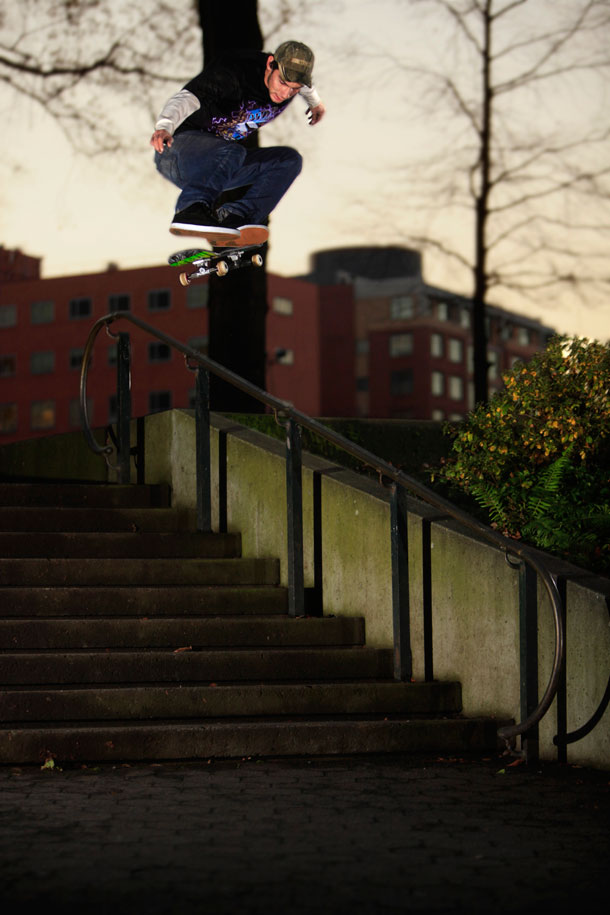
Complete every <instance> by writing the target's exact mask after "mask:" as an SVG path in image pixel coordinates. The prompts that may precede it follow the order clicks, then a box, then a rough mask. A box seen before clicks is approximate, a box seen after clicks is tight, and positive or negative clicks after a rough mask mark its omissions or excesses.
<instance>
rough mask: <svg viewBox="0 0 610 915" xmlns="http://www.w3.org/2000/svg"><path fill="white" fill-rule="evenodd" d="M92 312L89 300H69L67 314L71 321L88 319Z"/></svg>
mask: <svg viewBox="0 0 610 915" xmlns="http://www.w3.org/2000/svg"><path fill="white" fill-rule="evenodd" d="M91 312H92V304H91V299H88V298H84V297H83V298H80V299H70V306H69V314H70V318H72V319H73V320H78V319H80V318H89V317H90V316H91Z"/></svg>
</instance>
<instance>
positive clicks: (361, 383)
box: [356, 375, 369, 391]
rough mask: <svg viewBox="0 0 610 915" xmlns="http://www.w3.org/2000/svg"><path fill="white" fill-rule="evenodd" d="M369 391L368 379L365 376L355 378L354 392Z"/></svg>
mask: <svg viewBox="0 0 610 915" xmlns="http://www.w3.org/2000/svg"><path fill="white" fill-rule="evenodd" d="M368 389H369V379H368V376H367V375H363V376H362V377H361V378H356V390H357V391H368Z"/></svg>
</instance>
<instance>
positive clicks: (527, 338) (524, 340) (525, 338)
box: [517, 327, 532, 346]
mask: <svg viewBox="0 0 610 915" xmlns="http://www.w3.org/2000/svg"><path fill="white" fill-rule="evenodd" d="M531 342H532V340H531V334H530V330H529V327H518V328H517V343H518V344H519V346H529V345H530V343H531Z"/></svg>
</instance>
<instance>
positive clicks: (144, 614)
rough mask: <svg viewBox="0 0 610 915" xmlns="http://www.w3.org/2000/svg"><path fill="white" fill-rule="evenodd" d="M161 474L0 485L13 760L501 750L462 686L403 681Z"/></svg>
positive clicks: (0, 568) (9, 759)
mask: <svg viewBox="0 0 610 915" xmlns="http://www.w3.org/2000/svg"><path fill="white" fill-rule="evenodd" d="M286 605H287V595H286V591H285V589H283V588H282V587H280V585H279V563H278V561H277V560H276V559H273V558H269V559H248V558H242V557H241V556H240V536H239V535H238V534H202V533H196V532H194V519H193V518H192V517H191V516H189V515H188V514H187V513H184V512H180V511H177V510H174V509H172V508H171V506H170V500H169V492H168V490H167V488H166V487H163V486H119V485H102V484H84V483H74V484H72V483H67V484H54V483H47V484H45V483H35V484H28V483H0V684H1V686H0V721H1V725H0V764H9V763H10V764H19V763H21V764H24V763H41V762H44V761H45V760H47V759H49V758H54V759H57V761H58V762H63V763H66V762H72V761H74V762H88V761H107V762H108V761H133V760H155V759H165V760H168V759H200V758H210V757H248V756H258V755H261V756H281V755H313V754H318V755H320V754H321V755H326V754H351V753H385V752H405V751H417V752H440V753H455V752H465V751H487V750H490V749H494V748H495V747H496V745H497V739H496V728H497V726H498V722H495V721H491V720H483V719H468V720H466V719H463V718H461V717H460V715H459V712H460V709H461V696H460V685H459V684H458V683H433V684H425V683H397V682H395V681H394V680H393V679H392V653H391V651H390V650H376V649H372V648H367V647H366V644H365V633H364V625H363V621H362V620H361V619H356V618H353V619H352V618H345V617H341V618H333V617H327V618H303V619H291V618H290V617H288V616H287V614H286Z"/></svg>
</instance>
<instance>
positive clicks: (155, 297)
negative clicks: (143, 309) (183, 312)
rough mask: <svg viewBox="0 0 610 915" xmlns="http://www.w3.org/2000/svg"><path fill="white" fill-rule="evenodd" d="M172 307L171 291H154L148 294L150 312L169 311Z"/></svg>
mask: <svg viewBox="0 0 610 915" xmlns="http://www.w3.org/2000/svg"><path fill="white" fill-rule="evenodd" d="M170 305H171V294H170V291H169V289H153V290H151V291H150V292H149V293H148V310H149V311H167V310H168V308H169V307H170Z"/></svg>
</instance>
